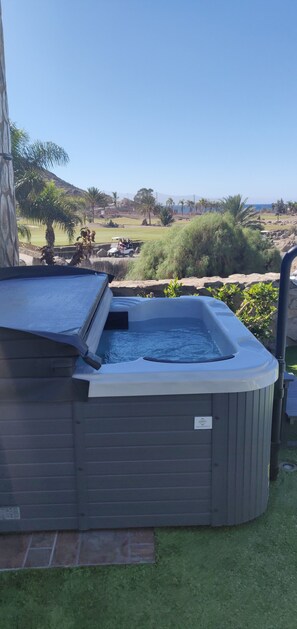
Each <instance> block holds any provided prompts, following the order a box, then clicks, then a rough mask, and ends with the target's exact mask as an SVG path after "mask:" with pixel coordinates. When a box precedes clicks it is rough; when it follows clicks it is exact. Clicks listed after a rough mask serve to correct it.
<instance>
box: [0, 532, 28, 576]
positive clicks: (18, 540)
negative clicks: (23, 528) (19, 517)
mask: <svg viewBox="0 0 297 629" xmlns="http://www.w3.org/2000/svg"><path fill="white" fill-rule="evenodd" d="M30 540H31V535H26V534H25V533H16V534H11V535H6V534H5V535H0V570H5V569H6V570H13V569H14V568H21V567H22V565H23V563H24V559H25V555H26V552H27V548H28V545H29V542H30Z"/></svg>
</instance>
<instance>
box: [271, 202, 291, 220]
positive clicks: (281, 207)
mask: <svg viewBox="0 0 297 629" xmlns="http://www.w3.org/2000/svg"><path fill="white" fill-rule="evenodd" d="M271 207H272V211H273V212H275V214H276V216H279V215H280V214H286V213H287V209H288V206H287V204H286V203H285V202H284V201H283V199H278V200H277V201H276V202H275V203H272V204H271Z"/></svg>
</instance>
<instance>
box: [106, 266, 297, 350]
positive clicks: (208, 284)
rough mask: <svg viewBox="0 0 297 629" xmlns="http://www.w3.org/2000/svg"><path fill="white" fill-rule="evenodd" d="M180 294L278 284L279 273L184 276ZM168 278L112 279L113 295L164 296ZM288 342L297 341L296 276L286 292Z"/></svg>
mask: <svg viewBox="0 0 297 629" xmlns="http://www.w3.org/2000/svg"><path fill="white" fill-rule="evenodd" d="M179 281H180V282H181V283H182V285H183V287H182V294H183V295H193V293H198V294H199V295H209V293H208V291H207V290H206V289H207V288H218V287H219V286H222V285H223V284H237V285H238V286H240V287H241V288H245V287H248V286H252V285H253V284H257V283H258V282H266V283H268V282H272V284H273V285H274V286H277V287H278V285H279V273H266V274H265V275H259V274H257V273H252V274H251V275H240V274H238V275H230V276H229V277H225V278H223V277H201V278H198V277H187V278H184V279H181V280H179ZM169 282H170V280H146V281H141V280H138V281H129V280H123V281H114V282H112V283H111V289H112V292H113V294H114V295H115V296H122V297H123V296H133V295H134V296H136V295H138V296H141V297H144V296H145V295H149V294H152V295H153V296H154V297H164V288H166V286H168V284H169ZM287 335H288V343H297V279H296V284H295V283H294V282H293V281H292V280H291V283H290V295H289V313H288V330H287Z"/></svg>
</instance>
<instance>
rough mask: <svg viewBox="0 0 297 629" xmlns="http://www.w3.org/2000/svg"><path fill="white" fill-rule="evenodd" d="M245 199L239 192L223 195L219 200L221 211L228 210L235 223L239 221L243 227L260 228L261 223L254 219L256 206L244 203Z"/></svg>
mask: <svg viewBox="0 0 297 629" xmlns="http://www.w3.org/2000/svg"><path fill="white" fill-rule="evenodd" d="M246 202H247V199H243V198H242V196H241V194H235V195H234V196H228V197H225V198H224V199H223V200H222V201H221V207H222V210H223V212H228V213H229V214H231V216H232V217H233V219H234V221H235V223H240V225H242V226H243V227H250V228H252V229H261V223H260V221H259V220H257V219H256V214H257V211H256V208H255V207H254V206H252V205H247V204H246Z"/></svg>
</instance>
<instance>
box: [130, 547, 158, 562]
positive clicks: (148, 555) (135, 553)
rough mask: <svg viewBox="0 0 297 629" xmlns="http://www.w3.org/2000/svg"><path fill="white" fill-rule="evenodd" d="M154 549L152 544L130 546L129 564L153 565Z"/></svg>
mask: <svg viewBox="0 0 297 629" xmlns="http://www.w3.org/2000/svg"><path fill="white" fill-rule="evenodd" d="M154 562H155V547H154V545H153V544H131V549H130V563H154Z"/></svg>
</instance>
